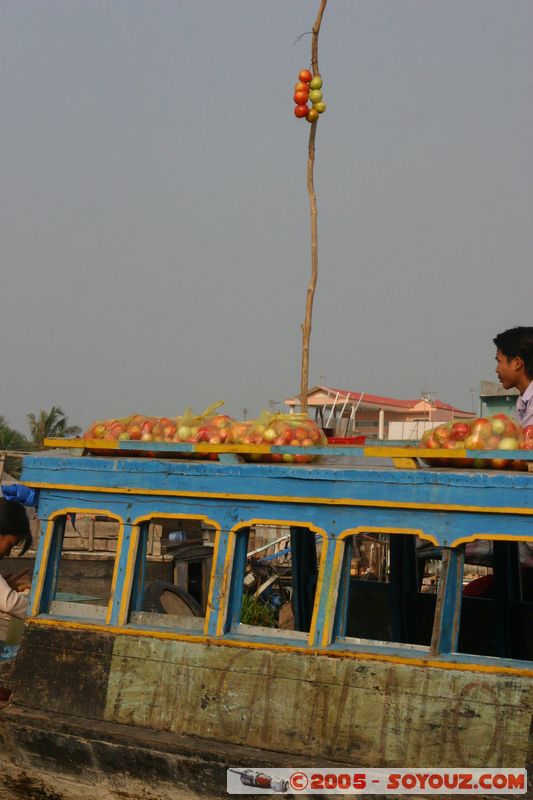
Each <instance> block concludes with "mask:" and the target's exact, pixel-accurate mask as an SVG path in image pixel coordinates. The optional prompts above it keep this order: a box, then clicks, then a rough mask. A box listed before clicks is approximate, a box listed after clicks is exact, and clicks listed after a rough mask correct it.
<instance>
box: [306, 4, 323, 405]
mask: <svg viewBox="0 0 533 800" xmlns="http://www.w3.org/2000/svg"><path fill="white" fill-rule="evenodd" d="M327 2H328V0H321V2H320V8H319V10H318V14H317V17H316V20H315V24H314V25H313V31H312V34H313V36H312V41H311V72H312V73H313V75H319V74H320V72H319V69H318V34H319V33H320V26H321V24H322V17H323V15H324V11H325V10H326V5H327ZM316 126H317V121H316V120H315V122H312V123H311V130H310V131H309V145H308V154H307V193H308V195H309V212H310V218H311V277H310V279H309V284H308V286H307V298H306V303H305V319H304V322H303V325H302V369H301V380H300V407H301V410H302V411H303V412H304V413H307V392H308V389H309V341H310V339H311V325H312V320H313V300H314V297H315V289H316V283H317V279H318V224H317V218H318V210H317V205H316V193H315V183H314V172H315V139H316Z"/></svg>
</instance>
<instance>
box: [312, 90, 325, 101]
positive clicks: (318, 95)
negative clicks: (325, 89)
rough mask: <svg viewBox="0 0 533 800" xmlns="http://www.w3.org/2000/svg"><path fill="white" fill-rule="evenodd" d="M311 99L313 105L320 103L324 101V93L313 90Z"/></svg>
mask: <svg viewBox="0 0 533 800" xmlns="http://www.w3.org/2000/svg"><path fill="white" fill-rule="evenodd" d="M309 99H310V101H311V102H312V103H320V101H321V100H322V92H321V91H320V89H312V91H310V92H309Z"/></svg>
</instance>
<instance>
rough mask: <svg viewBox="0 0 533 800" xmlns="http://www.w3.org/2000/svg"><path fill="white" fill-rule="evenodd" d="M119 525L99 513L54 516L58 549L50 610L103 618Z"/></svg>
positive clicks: (62, 613) (109, 594)
mask: <svg viewBox="0 0 533 800" xmlns="http://www.w3.org/2000/svg"><path fill="white" fill-rule="evenodd" d="M63 527H64V530H63ZM119 528H120V523H119V522H118V521H117V520H116V519H112V518H111V517H107V516H105V515H99V514H79V513H78V514H74V513H73V514H67V515H66V518H64V517H62V518H61V519H59V520H56V523H55V537H56V541H57V546H58V553H59V549H60V553H59V558H58V569H57V576H56V580H55V585H52V587H51V588H52V591H51V594H50V601H51V603H50V613H52V614H61V615H65V614H66V615H68V616H75V617H78V616H81V617H85V616H89V617H97V618H98V619H105V615H106V611H107V606H108V603H109V599H110V596H111V584H112V579H113V569H114V565H115V556H116V551H117V543H118V534H119Z"/></svg>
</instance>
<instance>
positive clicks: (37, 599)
mask: <svg viewBox="0 0 533 800" xmlns="http://www.w3.org/2000/svg"><path fill="white" fill-rule="evenodd" d="M87 512H90V514H89V516H90V515H93V516H94V515H96V514H100V515H101V516H105V517H111V518H112V519H115V520H117V522H118V523H119V530H118V541H117V552H116V553H115V563H114V566H113V580H112V582H111V592H110V595H109V603H108V606H107V613H106V622H109V620H110V617H111V609H112V607H113V597H114V594H115V584H116V575H117V570H118V554H119V553H120V543H121V541H122V538H121V537H122V531H123V528H124V521H123V519H122V517H121V516H120V515H119V514H116V513H115V512H113V511H108V510H107V509H99V508H90V509H87V508H77V507H70V506H69V507H68V508H61V509H56V510H55V511H53V512H52V513H51V514H50V516H49V517H48V519H47V527H46V534H45V537H46V538H45V543H44V547H43V554H42V558H41V565H40V569H39V574H38V576H37V584H36V590H35V595H34V602H33V605H32V609H31V613H32V614H36V613H37V609H38V608H39V605H40V603H41V598H42V590H43V585H44V578H45V575H46V573H47V572H48V561H49V556H50V546H51V542H52V532H53V527H54V522H55V521H56V519H57V518H58V517H62V516H66V515H67V514H85V515H86V516H87ZM61 555H63V553H62V554H61Z"/></svg>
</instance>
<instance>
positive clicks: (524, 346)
mask: <svg viewBox="0 0 533 800" xmlns="http://www.w3.org/2000/svg"><path fill="white" fill-rule="evenodd" d="M494 344H495V345H496V361H497V365H496V374H497V376H498V378H499V380H500V383H501V384H502V386H503V388H504V389H518V391H519V392H520V394H519V396H518V398H517V401H516V411H515V417H516V420H517V422H518V423H519V424H520V425H521V426H522V427H523V428H525V427H526V425H533V328H531V327H517V328H510V329H509V330H507V331H503V333H499V334H498V335H497V336H496V337H495V339H494Z"/></svg>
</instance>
